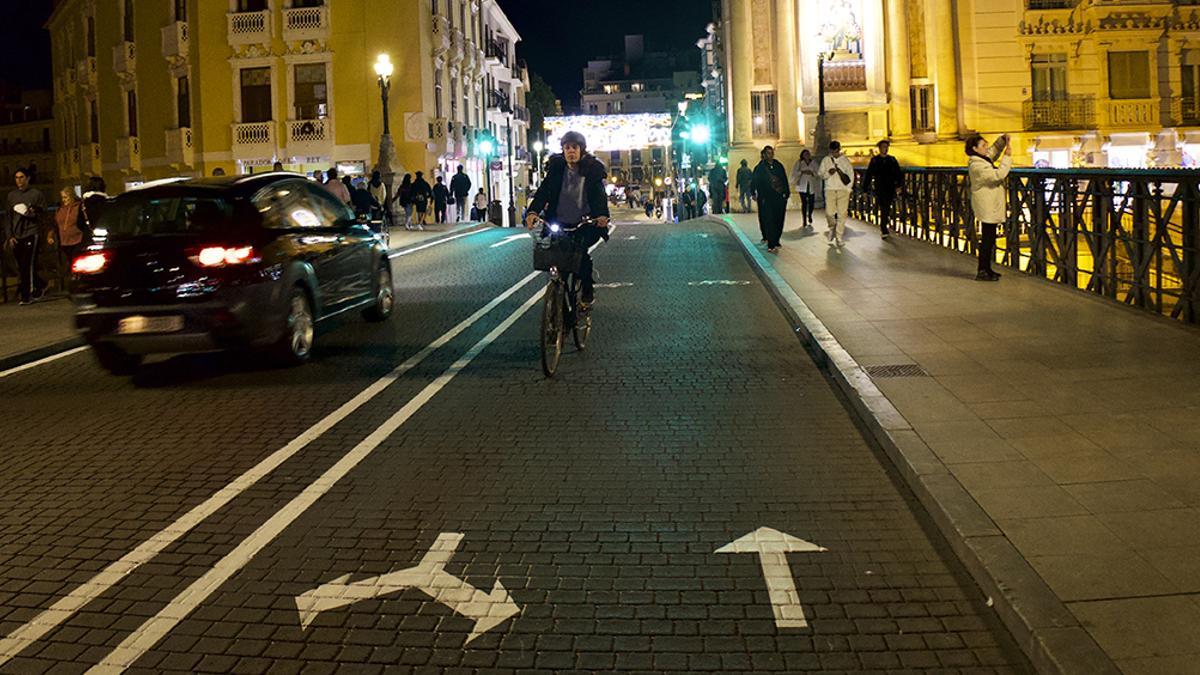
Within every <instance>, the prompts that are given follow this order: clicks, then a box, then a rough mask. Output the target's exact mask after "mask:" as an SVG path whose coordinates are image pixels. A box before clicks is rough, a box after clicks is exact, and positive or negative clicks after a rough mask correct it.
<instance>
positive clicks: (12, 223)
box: [5, 187, 46, 239]
mask: <svg viewBox="0 0 1200 675" xmlns="http://www.w3.org/2000/svg"><path fill="white" fill-rule="evenodd" d="M18 204H24V205H25V207H26V212H25V214H24V215H21V214H20V213H17V211H16V207H17V205H18ZM45 211H46V198H45V197H43V196H42V192H41V190H38V189H37V188H34V187H30V188H25V189H24V190H17V189H14V190H12V191H11V192H9V193H8V208H7V209H6V210H5V213H6V214H7V216H8V235H9V236H10V237H16V238H17V239H28V238H29V237H36V236H37V234H38V229H39V223H40V222H41V219H42V216H43V215H44V214H45Z"/></svg>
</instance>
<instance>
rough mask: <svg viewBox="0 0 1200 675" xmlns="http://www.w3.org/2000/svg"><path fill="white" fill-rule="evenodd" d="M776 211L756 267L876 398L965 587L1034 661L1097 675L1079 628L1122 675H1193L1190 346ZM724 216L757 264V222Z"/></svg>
mask: <svg viewBox="0 0 1200 675" xmlns="http://www.w3.org/2000/svg"><path fill="white" fill-rule="evenodd" d="M788 216H789V217H788V222H787V226H786V229H785V233H784V237H783V250H782V252H781V254H780V255H778V256H771V255H769V254H765V253H760V254H758V255H757V256H755V255H752V257H757V258H758V259H760V260H765V261H768V262H766V263H765V264H767V265H772V266H773V268H774V270H775V271H776V272H777V273H778V274H779V275H781V276H782V279H783V280H784V281H786V284H787V285H788V286H790V287H791V289H793V290H794V291H795V293H796V294H797V295H799V297H800V298H801V299H802V300H803V304H804V305H807V309H808V310H810V311H811V315H810V320H809V321H808V322H806V323H812V324H814V325H816V324H817V322H816V321H811V318H812V317H813V316H815V318H816V319H817V320H818V321H819V323H821V324H824V328H825V329H827V330H828V333H829V336H831V337H832V339H834V340H836V343H833V342H827V343H826V344H824V345H821V346H816V347H814V351H816V352H817V353H818V355H820V354H821V352H828V353H829V354H830V360H832V361H839V357H838V356H836V355H835V354H840V355H841V357H840V362H839V363H837V364H835V365H836V367H837V369H838V370H839V371H840V372H841V373H842V374H843V375H844V376H845V378H846V379H848V380H853V379H854V378H855V377H857V378H858V379H859V381H860V382H861V383H862V386H859V385H851V386H853V387H854V388H855V389H857V390H858V391H859V392H863V391H872V390H873V389H874V390H877V391H878V392H881V393H882V395H883V396H884V397H886V401H884V400H876V401H869V400H866V401H863V402H862V408H861V409H863V410H865V409H866V408H870V409H872V410H875V411H877V412H876V414H875V415H874V417H875V420H874V426H875V429H876V430H877V431H876V436H877V437H879V436H880V433H879V431H878V430H883V435H884V437H885V439H888V440H884V443H883V444H884V445H885V446H887V445H889V441H890V443H891V445H892V447H893V449H894V452H892V451H889V454H892V455H893V458H894V459H895V458H897V457H899V458H900V459H901V461H900V462H899V463H902V464H905V466H902V467H901V469H902V473H904V474H906V478H908V480H909V482H910V483H913V482H914V481H915V482H917V483H920V484H922V485H923V489H925V490H926V491H927V492H931V493H934V494H936V495H938V496H935V497H933V499H934V501H937V502H939V503H940V506H941V509H942V510H943V511H944V512H945V513H943V514H941V515H942V516H944V517H939V514H938V513H937V511H938V509H936V508H931V511H934V512H935V513H934V517H935V520H938V521H939V524H940V525H941V526H942V528H943V529H944V530H946V529H949V530H957V531H958V532H957V538H958V540H959V543H958V544H955V542H954V540H955V538H956V535H955V532H953V531H948V532H946V534H947V536H948V537H950V539H951V540H952V545H955V547H956V549H958V550H959V551H960V555H961V554H962V552H963V551H964V550H967V551H973V552H974V556H975V560H974V561H972V560H970V559H969V558H971V555H966V556H964V558H968V559H967V560H965V562H966V563H967V565H968V567H969V568H972V572H973V574H974V575H975V576H976V579H977V581H980V583H981V585H983V586H984V587H985V588H987V587H988V586H989V584H988V583H986V582H985V581H983V580H981V574H982V577H989V576H990V577H991V580H992V581H993V582H994V585H995V586H996V587H997V589H1003V588H1007V592H1006V591H1000V592H1001V595H1007V596H1008V597H1007V598H998V601H1007V602H1008V603H1009V604H1010V607H1008V608H1007V609H1006V608H1004V607H1000V608H999V610H1000V611H1001V614H1002V616H1004V615H1005V614H1006V612H1007V616H1006V622H1007V623H1009V627H1010V629H1012V630H1014V633H1015V634H1016V635H1017V637H1018V640H1019V641H1023V642H1025V643H1026V644H1025V648H1026V651H1027V652H1033V653H1031V656H1033V657H1034V661H1035V663H1039V664H1041V665H1044V663H1043V661H1042V660H1041V659H1040V658H1039V655H1038V654H1037V653H1036V652H1038V650H1042V652H1043V654H1042V655H1043V656H1047V655H1048V657H1049V659H1050V661H1052V662H1056V664H1057V667H1059V668H1063V669H1065V670H1072V669H1074V670H1075V671H1076V672H1095V671H1094V670H1093V669H1094V668H1095V667H1096V665H1095V662H1089V664H1088V665H1087V666H1083V665H1082V664H1080V663H1079V662H1077V661H1076V662H1074V663H1072V660H1073V659H1074V658H1075V657H1081V658H1082V657H1083V655H1084V654H1086V653H1087V652H1088V648H1089V647H1091V650H1090V651H1091V652H1092V655H1093V656H1097V655H1098V654H1096V653H1095V652H1096V650H1095V646H1094V645H1088V644H1084V643H1086V642H1087V639H1086V638H1083V639H1079V638H1081V637H1082V634H1081V633H1079V632H1077V631H1078V629H1077V628H1075V631H1076V632H1075V633H1074V637H1072V632H1071V629H1072V624H1073V623H1075V622H1077V624H1076V625H1077V626H1081V627H1082V628H1083V629H1084V630H1086V632H1087V634H1088V635H1090V637H1091V638H1092V639H1094V641H1095V643H1096V644H1097V645H1098V646H1099V648H1100V649H1102V650H1103V653H1104V654H1105V655H1107V657H1108V658H1109V659H1111V660H1112V661H1113V662H1115V664H1116V665H1117V667H1119V668H1120V669H1121V670H1123V671H1125V672H1129V673H1168V672H1170V673H1183V672H1193V673H1195V672H1200V658H1198V657H1200V423H1197V422H1198V418H1200V389H1197V388H1196V387H1195V386H1194V384H1193V383H1194V382H1195V381H1196V377H1197V375H1200V331H1198V330H1196V329H1195V328H1191V327H1187V326H1183V325H1179V324H1175V323H1172V322H1171V321H1169V320H1166V319H1160V318H1158V317H1155V316H1153V315H1149V314H1146V313H1143V312H1139V311H1137V310H1133V309H1130V308H1126V307H1122V306H1119V305H1116V304H1113V303H1110V302H1108V301H1105V300H1102V299H1099V298H1093V297H1089V296H1086V295H1084V294H1082V293H1079V292H1075V291H1073V290H1071V289H1067V288H1062V287H1056V286H1053V285H1052V284H1050V283H1047V282H1045V281H1041V280H1037V279H1032V278H1024V277H1021V276H1019V275H1015V274H1013V273H1011V272H1010V273H1008V274H1006V275H1005V277H1004V279H1002V280H1001V281H1000V282H999V283H997V284H986V283H978V282H975V281H974V280H973V276H974V268H975V261H974V259H973V258H971V257H968V256H964V255H961V254H956V253H952V252H949V251H945V250H942V249H939V248H936V247H933V246H931V245H928V244H924V243H921V242H916V241H911V240H907V239H905V238H903V237H898V236H895V235H894V236H893V237H892V238H891V239H890V240H888V241H882V240H881V239H880V238H879V233H878V230H877V229H876V228H874V227H872V226H869V225H866V224H864V223H861V222H855V221H852V222H851V224H850V227H849V231H848V234H847V245H846V247H845V248H844V249H842V250H837V249H834V248H830V247H829V246H828V245H827V242H826V239H825V237H824V236H823V235H824V230H825V221H824V217H823V214H822V213H820V212H818V213H817V214H816V217H815V226H816V227H815V231H812V232H805V231H803V230H802V229H801V228H800V222H799V218H798V217H797V216H796V214H794V213H789V214H788ZM726 219H727V220H728V222H730V223H732V224H733V225H734V227H735V229H737V230H740V231H741V232H743V233H745V234H746V235H747V237H746V239H745V240H744V243H745V244H747V245H749V242H755V244H754V245H755V246H756V247H757V248H758V249H759V250H760V251H762V248H763V245H762V244H758V243H757V242H758V239H759V233H758V225H757V220H756V216H753V215H735V216H727V217H726ZM767 274H768V275H769V273H767ZM816 328H817V329H818V330H817V331H813V332H814V333H818V332H819V330H820V328H821V327H820V326H819V325H816ZM802 332H803V331H802ZM827 337H828V336H827ZM839 345H840V348H844V350H845V351H844V352H842V351H841V349H839V348H838V347H839ZM826 347H828V349H827V348H826ZM846 353H848V355H849V357H851V358H850V359H848V358H845V354H846ZM851 359H852V360H851ZM909 364H915V365H917V366H919V367H920V369H921V370H922V371H924V372H923V373H918V374H917V375H915V376H914V375H908V376H900V377H896V376H894V375H895V373H894V372H893V373H891V375H889V373H887V372H886V370H887V369H886V368H885V367H887V366H899V365H909ZM856 366H861V368H862V369H863V370H864V371H865V372H866V375H869V376H870V381H865V379H864V378H863V373H862V371H859V370H858V368H857V367H856ZM877 369H878V370H877ZM835 379H837V377H836V376H835ZM876 398H878V397H876ZM889 403H890V405H889ZM893 407H894V409H893ZM896 413H898V415H897V414H896ZM897 453H898V454H897ZM921 491H922V490H920V489H919V490H918V493H921ZM923 501H926V503H927V505H928V504H929V502H928V500H926V499H923ZM964 546H965V548H964ZM1006 553H1008V555H1007V556H1006V555H1005V554H1006ZM1013 553H1015V554H1013ZM973 562H974V563H977V564H973ZM979 566H982V568H983V569H982V570H980V569H978V567H979ZM1031 571H1032V572H1034V573H1031ZM1064 607H1065V610H1064ZM1014 622H1017V623H1018V624H1024V625H1025V630H1022V629H1021V627H1020V626H1019V625H1014ZM1023 633H1024V635H1023ZM1031 645H1036V646H1033V647H1031Z"/></svg>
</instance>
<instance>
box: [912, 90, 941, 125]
mask: <svg viewBox="0 0 1200 675" xmlns="http://www.w3.org/2000/svg"><path fill="white" fill-rule="evenodd" d="M911 94H912V103H911V105H912V129H913V131H915V132H918V133H920V132H923V131H925V132H928V131H934V130H935V126H934V124H935V120H934V114H933V110H934V108H933V85H932V84H916V85H913V87H912V90H911Z"/></svg>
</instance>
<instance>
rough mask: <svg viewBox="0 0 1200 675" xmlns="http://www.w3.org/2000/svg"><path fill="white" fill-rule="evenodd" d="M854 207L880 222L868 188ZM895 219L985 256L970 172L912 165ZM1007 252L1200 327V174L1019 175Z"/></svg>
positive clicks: (1046, 274)
mask: <svg viewBox="0 0 1200 675" xmlns="http://www.w3.org/2000/svg"><path fill="white" fill-rule="evenodd" d="M862 174H863V172H862V171H859V172H858V182H859V184H861V180H862ZM850 210H851V214H852V215H853V216H855V217H856V218H860V219H862V220H864V221H867V222H871V223H877V222H878V218H877V215H876V213H875V209H874V200H873V197H872V196H871V195H869V194H866V193H864V192H862V191H861V190H856V191H855V194H854V196H853V197H852V198H851V206H850ZM895 214H896V215H895V216H894V220H895V221H896V227H895V229H896V231H897V232H899V233H900V234H904V235H906V236H909V237H912V238H914V239H919V240H922V241H928V242H931V243H934V244H937V245H939V246H943V247H945V248H950V249H953V250H955V251H960V252H963V253H969V254H972V255H974V254H975V252H976V243H977V241H978V239H977V233H976V226H975V219H974V214H973V213H972V211H971V201H970V186H969V181H968V179H967V172H966V170H965V169H961V168H915V169H905V170H904V190H903V192H902V193H901V196H900V197H899V198H898V199H897V200H896V204H895ZM997 249H998V250H997V252H996V255H997V262H998V263H1000V264H1001V265H1003V266H1005V267H1008V268H1009V269H1012V270H1017V271H1020V272H1023V273H1025V274H1028V275H1030V276H1036V277H1041V278H1044V279H1048V280H1050V281H1054V282H1057V283H1061V284H1066V285H1069V286H1072V287H1075V288H1077V289H1079V290H1083V291H1087V292H1089V293H1095V294H1097V295H1101V296H1104V297H1106V298H1109V299H1111V300H1115V301H1117V302H1121V303H1124V304H1127V305H1132V306H1134V307H1139V308H1141V309H1145V310H1148V311H1152V312H1156V313H1158V314H1162V315H1164V316H1169V317H1171V318H1173V319H1178V320H1181V321H1185V322H1187V323H1193V324H1195V323H1200V172H1196V171H1192V170H1184V169H1170V170H1127V169H1014V170H1013V171H1012V173H1011V174H1010V175H1009V179H1008V220H1007V222H1006V223H1003V224H1002V225H1001V233H1000V236H999V241H998V242H997Z"/></svg>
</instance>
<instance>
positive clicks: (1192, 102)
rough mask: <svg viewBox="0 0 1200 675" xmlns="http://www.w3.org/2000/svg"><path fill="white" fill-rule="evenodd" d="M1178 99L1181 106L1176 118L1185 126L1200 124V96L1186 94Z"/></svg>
mask: <svg viewBox="0 0 1200 675" xmlns="http://www.w3.org/2000/svg"><path fill="white" fill-rule="evenodd" d="M1176 101H1177V104H1178V106H1179V107H1178V109H1177V113H1176V115H1175V119H1177V120H1179V123H1180V124H1182V125H1184V126H1188V127H1194V126H1200V96H1184V97H1182V98H1179V99H1176Z"/></svg>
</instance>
